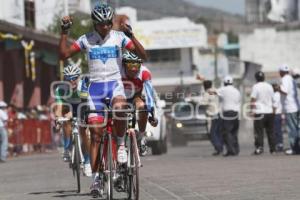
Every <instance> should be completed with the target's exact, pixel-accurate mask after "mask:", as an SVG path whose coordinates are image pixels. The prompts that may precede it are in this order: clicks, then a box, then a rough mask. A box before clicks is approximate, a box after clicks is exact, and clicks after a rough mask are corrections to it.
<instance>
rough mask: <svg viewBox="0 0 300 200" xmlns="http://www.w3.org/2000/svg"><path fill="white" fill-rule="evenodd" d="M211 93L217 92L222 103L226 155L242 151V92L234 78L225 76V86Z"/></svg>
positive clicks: (233, 154) (222, 125) (222, 126)
mask: <svg viewBox="0 0 300 200" xmlns="http://www.w3.org/2000/svg"><path fill="white" fill-rule="evenodd" d="M209 93H210V94H217V95H218V96H219V98H220V103H221V113H220V116H221V130H222V133H223V138H224V143H225V146H226V150H227V153H225V154H224V156H235V155H238V154H239V152H240V147H239V142H238V130H239V112H240V107H241V94H240V92H239V90H238V89H236V88H235V87H234V86H233V79H232V77H230V76H226V77H225V78H224V87H221V88H219V89H217V90H216V91H209Z"/></svg>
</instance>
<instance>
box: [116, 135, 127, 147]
mask: <svg viewBox="0 0 300 200" xmlns="http://www.w3.org/2000/svg"><path fill="white" fill-rule="evenodd" d="M117 138H118V139H117V142H118V146H124V145H125V139H124V138H125V136H123V137H119V136H118V137H117Z"/></svg>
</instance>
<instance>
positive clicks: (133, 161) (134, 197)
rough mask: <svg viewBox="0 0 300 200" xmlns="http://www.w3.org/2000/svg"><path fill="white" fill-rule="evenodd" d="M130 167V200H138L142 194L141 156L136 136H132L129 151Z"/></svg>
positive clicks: (128, 190)
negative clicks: (140, 180) (140, 179)
mask: <svg viewBox="0 0 300 200" xmlns="http://www.w3.org/2000/svg"><path fill="white" fill-rule="evenodd" d="M129 159H130V167H129V169H128V170H129V173H128V183H127V184H128V188H127V193H128V199H130V200H138V199H139V194H140V188H139V154H138V145H137V141H136V135H135V134H131V136H130V150H129Z"/></svg>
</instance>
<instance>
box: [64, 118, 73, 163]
mask: <svg viewBox="0 0 300 200" xmlns="http://www.w3.org/2000/svg"><path fill="white" fill-rule="evenodd" d="M62 128H63V133H64V134H63V137H64V153H63V160H64V161H65V162H67V161H69V160H70V154H69V150H70V146H71V134H72V123H71V122H65V123H64V124H63V126H62Z"/></svg>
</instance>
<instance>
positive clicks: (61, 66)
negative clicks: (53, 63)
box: [59, 60, 64, 81]
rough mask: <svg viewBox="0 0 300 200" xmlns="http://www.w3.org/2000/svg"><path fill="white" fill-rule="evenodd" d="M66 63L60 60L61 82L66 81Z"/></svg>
mask: <svg viewBox="0 0 300 200" xmlns="http://www.w3.org/2000/svg"><path fill="white" fill-rule="evenodd" d="M63 72H64V61H63V60H59V75H60V80H61V81H63V80H64V73H63Z"/></svg>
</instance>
